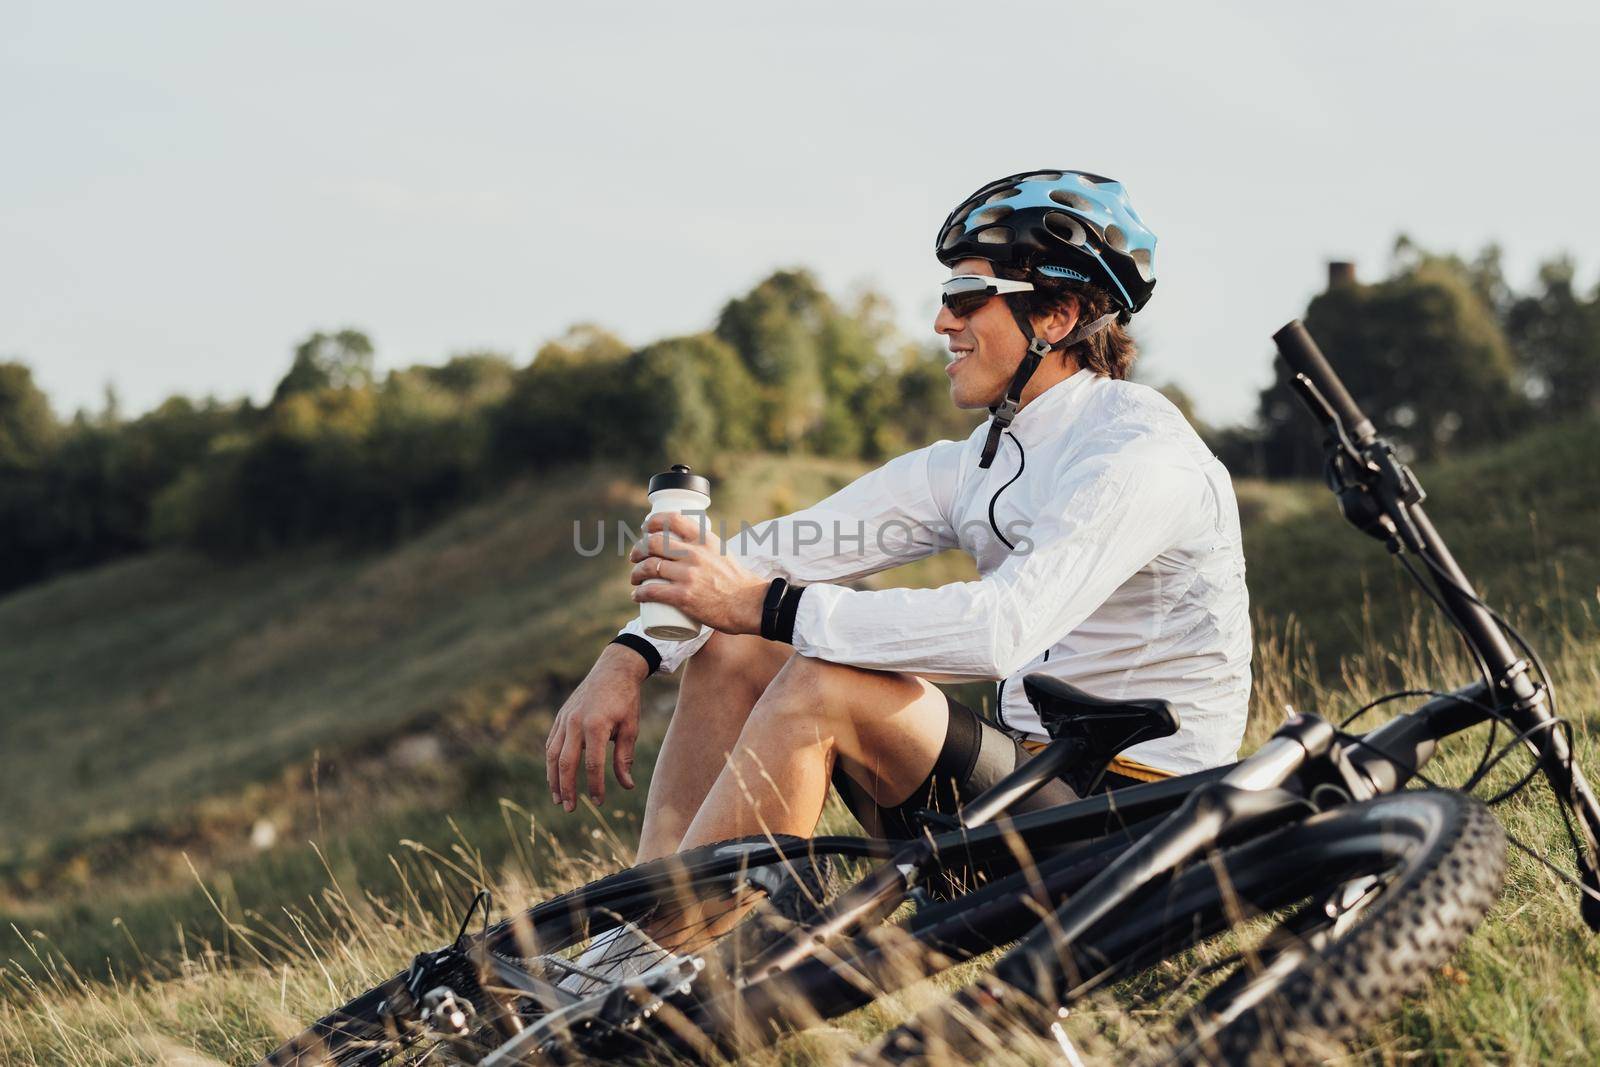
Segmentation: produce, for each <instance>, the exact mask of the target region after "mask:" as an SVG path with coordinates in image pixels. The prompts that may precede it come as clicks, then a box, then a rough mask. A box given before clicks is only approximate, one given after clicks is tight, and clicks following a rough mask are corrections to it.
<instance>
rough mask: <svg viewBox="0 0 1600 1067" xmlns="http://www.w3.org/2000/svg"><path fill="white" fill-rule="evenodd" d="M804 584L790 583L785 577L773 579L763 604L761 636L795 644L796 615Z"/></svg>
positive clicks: (804, 589) (770, 639)
mask: <svg viewBox="0 0 1600 1067" xmlns="http://www.w3.org/2000/svg"><path fill="white" fill-rule="evenodd" d="M805 591H806V587H805V586H803V585H790V584H789V583H788V582H787V581H786V580H784V579H783V578H774V579H772V584H771V585H769V586H767V599H766V600H765V601H764V602H763V603H762V605H761V636H762V637H765V638H766V639H767V640H768V641H781V642H782V643H783V644H786V645H792V644H794V617H795V615H796V613H798V612H799V610H800V598H801V597H802V596H804V595H805Z"/></svg>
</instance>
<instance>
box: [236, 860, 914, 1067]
mask: <svg viewBox="0 0 1600 1067" xmlns="http://www.w3.org/2000/svg"><path fill="white" fill-rule="evenodd" d="M769 846H775V848H774V847H769ZM882 851H883V848H882V847H881V845H878V844H877V843H874V842H870V841H866V840H862V841H860V842H857V843H855V844H854V846H846V845H845V844H841V843H839V842H837V841H836V842H835V843H834V844H833V845H832V846H829V845H828V844H827V843H826V842H811V841H806V840H803V839H801V838H794V837H779V838H775V839H768V838H743V839H739V840H735V841H726V842H722V843H720V844H716V845H709V846H706V847H704V848H699V849H694V850H691V851H689V852H685V853H682V854H680V855H677V856H672V857H667V858H665V859H661V860H656V861H653V862H651V863H647V864H642V865H640V866H637V867H633V868H629V869H628V870H625V871H620V872H618V873H616V874H613V875H610V876H608V877H606V878H602V879H600V880H598V881H596V882H592V883H590V884H588V885H586V886H583V887H581V888H579V889H575V890H573V891H572V892H570V893H566V894H563V895H561V896H559V897H555V898H552V899H551V900H548V901H545V902H543V903H541V904H538V905H536V906H534V907H533V908H530V909H528V910H527V911H525V912H522V913H521V914H519V915H517V916H516V917H514V918H511V919H507V920H505V921H503V922H500V923H497V924H495V925H494V926H491V927H490V928H489V929H488V930H487V931H486V932H485V933H483V934H480V935H477V936H475V937H471V938H469V939H467V944H466V945H465V946H463V947H464V948H468V949H475V948H478V947H479V946H481V947H483V948H486V949H487V951H488V952H489V953H492V954H494V955H495V956H497V957H499V959H501V960H504V961H507V962H509V963H512V964H514V965H536V966H538V967H541V968H543V969H545V970H546V971H547V972H553V973H549V975H548V980H549V981H551V982H558V981H562V980H566V981H568V983H569V988H570V989H571V991H572V992H575V993H580V994H581V993H583V992H587V991H588V990H587V989H586V988H585V986H587V985H588V984H589V982H590V980H589V979H586V978H584V977H583V974H582V973H581V971H579V970H578V969H576V968H574V969H572V970H571V971H570V972H569V973H565V974H564V973H563V963H562V961H564V960H565V961H573V962H575V961H577V960H578V959H580V958H582V957H583V954H584V953H585V951H586V950H589V949H591V948H592V947H593V946H595V945H596V944H597V942H600V941H601V939H604V938H606V937H607V935H608V933H609V934H612V936H611V939H610V947H608V948H606V949H604V950H603V962H604V964H605V967H606V969H607V970H608V971H612V972H615V971H617V970H618V969H619V968H622V967H626V966H628V964H629V958H628V957H629V953H630V952H631V953H635V954H638V955H639V956H640V957H641V958H642V957H644V956H646V955H647V954H648V955H654V956H659V955H660V954H661V953H660V948H659V947H658V946H659V945H666V946H668V947H670V948H671V949H672V950H673V951H675V952H680V953H693V952H703V951H705V950H706V949H707V948H709V947H710V946H712V945H713V944H717V943H721V944H738V945H740V946H742V947H743V948H744V950H747V951H750V952H752V953H753V952H755V951H757V950H758V949H759V947H760V946H761V945H762V944H763V943H765V942H766V941H767V940H768V939H770V938H771V937H773V936H776V935H777V933H778V932H779V931H782V930H784V929H787V928H789V927H791V926H792V925H793V924H795V923H797V922H803V921H804V920H805V919H807V918H808V917H810V916H811V915H814V914H815V913H816V911H817V909H818V908H820V907H821V906H822V904H823V903H825V902H826V900H828V899H830V898H831V897H832V896H833V895H834V894H835V892H836V890H837V888H838V887H839V886H840V885H841V884H842V883H844V882H845V881H846V880H847V879H848V878H849V877H850V872H851V871H853V870H855V869H859V868H860V866H861V865H862V864H863V863H864V862H865V859H866V857H867V856H869V855H876V854H877V853H879V852H882ZM752 857H754V859H755V862H751V858H752ZM625 924H633V925H634V926H635V927H637V928H642V929H648V930H649V932H650V937H651V938H653V939H654V940H655V944H647V943H643V942H635V943H634V944H632V945H631V946H629V945H622V944H621V943H622V942H623V940H624V939H623V938H620V937H618V936H616V932H621V931H620V928H623V927H624V925H625ZM730 935H732V936H730ZM441 951H443V950H441ZM419 959H420V957H419ZM643 962H646V963H647V962H648V961H647V960H644V961H643ZM569 966H570V965H569ZM476 969H477V968H473V967H471V966H470V965H466V964H461V965H459V966H458V968H457V970H458V972H459V971H473V970H476ZM480 977H481V976H480V975H473V974H464V973H457V974H455V975H453V979H452V981H451V982H450V984H451V985H452V986H460V987H462V988H464V989H466V990H468V991H469V992H468V994H467V996H468V998H469V999H474V1000H476V994H478V993H481V992H482V990H481V989H480V988H479V987H480V986H481V985H483V984H484V983H483V982H481V981H480V980H479V979H480ZM406 979H407V973H406V972H402V973H401V974H397V975H395V976H393V977H391V978H390V979H389V980H388V981H386V982H384V983H383V984H381V985H379V986H376V987H374V988H372V989H370V990H368V991H367V992H365V993H363V994H361V995H360V996H358V997H355V998H354V999H352V1000H351V1001H349V1002H348V1003H346V1004H345V1005H343V1006H342V1007H340V1008H338V1009H337V1010H335V1011H333V1012H331V1013H330V1014H328V1015H327V1016H325V1017H324V1018H322V1019H320V1020H318V1021H317V1022H316V1023H314V1024H313V1025H312V1026H311V1027H309V1028H308V1029H306V1030H305V1031H304V1032H303V1033H301V1034H300V1035H298V1036H296V1037H295V1038H293V1039H292V1040H290V1041H288V1042H287V1043H285V1044H284V1045H283V1046H282V1047H280V1048H278V1049H277V1050H276V1051H274V1052H272V1053H271V1054H270V1055H268V1056H267V1058H266V1059H265V1060H263V1061H262V1063H263V1064H266V1065H270V1067H290V1065H293V1067H324V1065H338V1067H357V1065H359V1067H368V1065H375V1064H382V1063H387V1062H390V1061H391V1060H393V1059H395V1058H396V1057H398V1056H401V1055H403V1054H407V1050H413V1051H415V1052H416V1053H417V1054H418V1055H419V1056H420V1057H423V1058H425V1057H427V1056H428V1055H430V1051H429V1050H430V1049H431V1048H432V1047H433V1046H434V1044H435V1042H434V1041H433V1040H431V1039H430V1036H429V1035H428V1034H427V1033H426V1032H425V1031H421V1029H420V1028H419V1027H416V1026H408V1025H406V1019H405V1017H406V1016H408V1015H414V1014H415V1013H414V1011H413V1009H414V1008H416V1007H417V1005H416V1004H415V1003H414V1002H412V1001H413V998H411V997H410V994H409V993H408V991H407V982H406ZM484 1007H485V1005H483V1004H481V1003H480V1004H478V1008H479V1009H480V1010H482V1009H483V1008H484ZM486 1040H493V1038H492V1035H486ZM490 1047H492V1046H490Z"/></svg>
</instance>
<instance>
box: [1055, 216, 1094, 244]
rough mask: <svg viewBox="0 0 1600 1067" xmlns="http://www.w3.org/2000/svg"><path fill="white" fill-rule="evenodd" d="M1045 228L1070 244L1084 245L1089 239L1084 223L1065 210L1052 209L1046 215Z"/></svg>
mask: <svg viewBox="0 0 1600 1067" xmlns="http://www.w3.org/2000/svg"><path fill="white" fill-rule="evenodd" d="M1044 225H1045V229H1047V230H1049V231H1050V232H1051V233H1053V234H1055V235H1056V236H1057V237H1059V238H1061V239H1062V240H1063V241H1065V242H1067V243H1068V244H1070V245H1082V244H1085V243H1086V242H1087V240H1088V238H1087V237H1086V235H1085V234H1084V232H1083V225H1082V224H1081V223H1079V222H1078V220H1077V219H1075V218H1073V217H1072V216H1071V215H1068V214H1067V213H1066V212H1065V211H1052V212H1050V213H1049V214H1048V215H1046V216H1045V217H1044Z"/></svg>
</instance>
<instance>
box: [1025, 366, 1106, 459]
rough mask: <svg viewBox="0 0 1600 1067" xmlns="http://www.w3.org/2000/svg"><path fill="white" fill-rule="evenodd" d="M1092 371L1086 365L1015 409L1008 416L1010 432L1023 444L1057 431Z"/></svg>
mask: <svg viewBox="0 0 1600 1067" xmlns="http://www.w3.org/2000/svg"><path fill="white" fill-rule="evenodd" d="M1094 378H1095V374H1094V372H1093V371H1091V370H1090V369H1089V368H1087V367H1082V368H1079V370H1078V371H1077V372H1076V373H1074V374H1073V375H1071V376H1070V377H1067V378H1063V379H1062V380H1061V381H1059V382H1057V383H1056V384H1054V385H1052V386H1051V387H1050V388H1048V389H1046V390H1045V391H1044V392H1042V393H1040V394H1039V395H1038V396H1036V397H1034V398H1033V399H1032V400H1030V401H1028V403H1027V404H1026V405H1025V406H1024V407H1023V408H1022V410H1021V411H1019V412H1017V416H1016V418H1014V419H1012V420H1011V433H1013V434H1015V435H1016V437H1017V440H1018V441H1020V442H1022V444H1023V445H1024V446H1027V445H1034V444H1039V443H1040V442H1042V441H1045V440H1047V439H1048V438H1050V437H1052V436H1054V435H1056V434H1058V433H1060V432H1061V431H1062V430H1063V429H1065V428H1066V425H1067V423H1068V421H1070V419H1071V417H1072V411H1073V410H1074V409H1075V408H1077V407H1078V405H1079V404H1081V403H1082V402H1083V398H1084V397H1085V396H1087V395H1088V391H1089V388H1090V386H1091V385H1092V384H1093V381H1094Z"/></svg>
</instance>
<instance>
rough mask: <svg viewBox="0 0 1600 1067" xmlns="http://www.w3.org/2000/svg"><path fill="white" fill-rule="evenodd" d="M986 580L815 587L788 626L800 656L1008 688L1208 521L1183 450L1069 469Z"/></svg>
mask: <svg viewBox="0 0 1600 1067" xmlns="http://www.w3.org/2000/svg"><path fill="white" fill-rule="evenodd" d="M1057 485H1058V487H1059V488H1058V491H1057V492H1056V493H1055V494H1054V495H1053V496H1052V497H1051V499H1050V502H1049V503H1048V504H1047V505H1046V506H1045V507H1044V508H1042V509H1041V510H1040V513H1039V514H1038V515H1037V516H1036V517H1035V519H1034V521H1033V524H1032V526H1031V527H1029V529H1028V531H1027V533H1026V535H1025V540H1026V543H1024V542H1022V541H1019V542H1018V544H1017V547H1016V549H1014V550H1013V551H1012V553H1011V555H1010V556H1009V557H1008V558H1007V559H1006V560H1005V562H1004V563H1002V564H1001V565H1000V567H999V568H998V569H996V570H995V571H994V573H992V574H990V575H989V576H987V577H986V578H983V579H982V580H979V581H971V582H954V583H951V584H949V585H944V586H940V587H939V588H937V589H886V590H881V591H861V590H852V589H844V588H840V587H837V586H818V587H815V588H812V589H808V590H807V591H806V594H805V597H804V598H803V599H802V600H801V601H800V610H799V613H798V615H797V616H796V618H795V628H794V644H795V648H796V650H798V651H799V652H800V653H801V654H802V655H806V656H812V657H816V658H818V659H825V660H830V661H832V662H835V663H846V664H851V665H853V666H857V667H866V668H871V669H875V670H896V671H908V672H911V673H918V674H931V675H937V676H939V677H947V678H952V679H957V678H959V679H975V678H983V679H998V678H1005V677H1008V676H1010V675H1011V674H1012V673H1014V672H1015V671H1017V670H1018V669H1020V668H1021V667H1022V666H1024V665H1025V664H1027V663H1028V662H1029V661H1031V660H1032V659H1033V658H1034V657H1035V656H1038V655H1039V654H1040V653H1041V652H1043V651H1044V650H1045V649H1046V648H1049V647H1050V646H1051V645H1052V644H1054V643H1055V642H1056V641H1058V640H1060V639H1061V638H1062V636H1064V635H1065V634H1068V633H1070V632H1071V631H1072V630H1073V629H1075V628H1076V627H1077V626H1078V625H1079V624H1081V623H1082V622H1083V621H1084V619H1086V618H1087V617H1088V616H1089V615H1090V614H1091V613H1092V612H1093V611H1094V610H1095V609H1096V608H1098V607H1099V606H1100V605H1101V604H1102V603H1104V602H1105V600H1106V599H1107V598H1108V597H1109V596H1110V595H1111V594H1112V593H1113V592H1115V591H1116V589H1117V588H1118V587H1119V586H1121V585H1122V583H1124V582H1125V581H1127V580H1128V579H1129V578H1131V577H1132V576H1133V575H1134V574H1135V573H1137V572H1138V571H1139V570H1140V569H1142V568H1143V567H1145V566H1146V565H1147V564H1149V563H1150V562H1151V561H1152V560H1154V559H1155V558H1156V557H1157V556H1158V555H1160V554H1161V553H1163V552H1165V551H1167V550H1169V549H1171V548H1173V547H1175V546H1176V545H1177V544H1178V543H1180V542H1181V541H1182V540H1183V538H1184V537H1185V536H1186V533H1187V531H1190V530H1194V529H1196V524H1197V522H1198V521H1199V520H1201V519H1202V518H1203V517H1204V516H1207V515H1209V514H1210V512H1211V511H1212V510H1214V504H1213V502H1212V501H1211V500H1210V496H1211V492H1210V488H1209V486H1208V484H1207V482H1206V480H1205V477H1204V475H1203V474H1202V473H1201V471H1200V470H1199V469H1198V468H1197V467H1196V466H1195V465H1194V464H1193V463H1192V462H1191V461H1190V460H1189V459H1188V457H1187V456H1185V455H1184V454H1183V453H1182V451H1181V450H1176V449H1173V448H1170V447H1167V446H1165V445H1163V444H1161V443H1159V442H1153V443H1149V444H1144V445H1141V444H1137V443H1135V444H1134V445H1132V446H1131V447H1128V446H1124V447H1122V448H1118V449H1115V450H1108V451H1106V452H1104V453H1101V454H1099V455H1092V456H1089V457H1085V458H1081V459H1077V460H1074V461H1073V462H1072V463H1071V464H1070V465H1069V466H1066V467H1065V468H1064V469H1063V470H1062V471H1061V472H1059V474H1058V476H1057Z"/></svg>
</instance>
